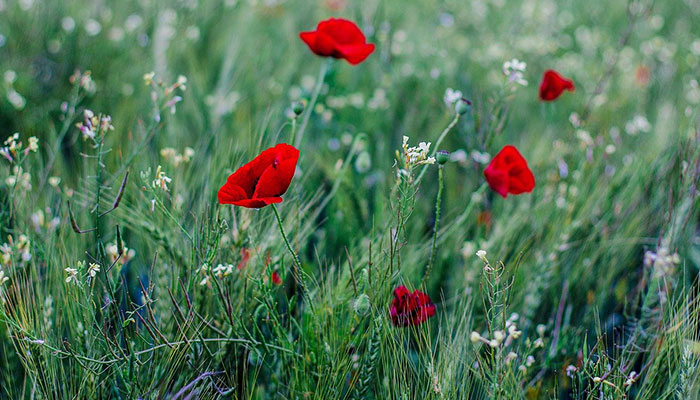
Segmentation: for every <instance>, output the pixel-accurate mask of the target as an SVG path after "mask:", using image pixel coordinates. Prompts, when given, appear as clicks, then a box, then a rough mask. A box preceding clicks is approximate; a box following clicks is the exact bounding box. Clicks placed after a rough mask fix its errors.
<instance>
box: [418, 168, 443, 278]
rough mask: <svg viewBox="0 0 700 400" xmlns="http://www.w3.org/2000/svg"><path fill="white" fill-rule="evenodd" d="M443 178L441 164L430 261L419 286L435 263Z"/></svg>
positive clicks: (428, 275)
mask: <svg viewBox="0 0 700 400" xmlns="http://www.w3.org/2000/svg"><path fill="white" fill-rule="evenodd" d="M443 183H444V182H443V178H442V165H441V166H440V167H439V168H438V192H437V199H435V225H434V226H433V245H432V247H431V249H430V261H428V268H426V270H425V275H423V280H422V281H421V286H423V284H425V283H426V282H427V281H428V277H430V272H431V271H432V270H433V264H434V263H435V253H436V249H437V236H438V229H439V228H440V204H441V202H442V188H443V186H444V185H443Z"/></svg>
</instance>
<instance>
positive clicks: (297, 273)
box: [272, 204, 314, 312]
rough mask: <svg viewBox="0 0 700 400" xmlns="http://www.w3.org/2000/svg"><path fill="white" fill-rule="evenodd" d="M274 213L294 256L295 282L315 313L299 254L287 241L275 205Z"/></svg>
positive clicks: (287, 240)
mask: <svg viewBox="0 0 700 400" xmlns="http://www.w3.org/2000/svg"><path fill="white" fill-rule="evenodd" d="M272 211H274V212H275V217H276V218H277V223H278V224H279V227H280V233H281V234H282V239H283V240H284V244H286V245H287V250H289V253H290V254H291V255H292V258H293V259H294V270H293V273H292V275H293V276H294V282H295V283H296V285H297V286H298V287H299V289H300V290H301V293H302V296H304V299H305V300H306V302H307V303H308V304H309V307H310V308H311V312H314V303H313V302H312V301H311V298H310V297H309V294H308V293H307V291H306V285H304V280H303V277H302V274H303V271H302V270H301V262H300V261H299V257H298V256H297V253H296V252H294V250H293V249H292V245H291V244H289V239H287V234H286V233H285V232H284V225H283V224H282V218H281V217H280V213H279V211H277V206H276V205H274V204H272Z"/></svg>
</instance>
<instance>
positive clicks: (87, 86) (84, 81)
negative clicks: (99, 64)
mask: <svg viewBox="0 0 700 400" xmlns="http://www.w3.org/2000/svg"><path fill="white" fill-rule="evenodd" d="M69 81H70V83H71V84H72V85H78V86H79V87H80V88H81V89H84V90H85V91H86V92H87V93H90V94H92V93H95V91H96V90H97V87H96V86H95V81H93V80H92V73H91V72H90V71H85V72H80V71H78V70H76V71H75V72H74V73H73V75H71V76H70V78H69Z"/></svg>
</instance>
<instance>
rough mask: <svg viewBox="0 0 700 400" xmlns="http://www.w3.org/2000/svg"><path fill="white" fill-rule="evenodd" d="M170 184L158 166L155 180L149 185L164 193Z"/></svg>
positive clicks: (170, 180)
mask: <svg viewBox="0 0 700 400" xmlns="http://www.w3.org/2000/svg"><path fill="white" fill-rule="evenodd" d="M170 182H172V179H170V178H168V176H167V175H165V172H163V169H162V167H161V166H160V165H159V166H158V169H156V179H154V180H153V182H152V183H151V185H152V186H153V188H160V189H162V190H164V191H166V192H167V191H168V183H170Z"/></svg>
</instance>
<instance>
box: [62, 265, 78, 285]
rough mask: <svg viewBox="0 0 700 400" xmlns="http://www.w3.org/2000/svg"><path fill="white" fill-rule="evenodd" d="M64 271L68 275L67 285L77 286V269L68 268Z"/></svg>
mask: <svg viewBox="0 0 700 400" xmlns="http://www.w3.org/2000/svg"><path fill="white" fill-rule="evenodd" d="M64 271H66V273H67V274H68V276H67V277H66V283H75V284H76V285H77V284H78V270H77V269H75V268H70V267H68V268H66V269H65V270H64Z"/></svg>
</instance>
